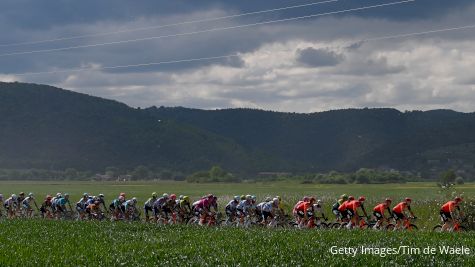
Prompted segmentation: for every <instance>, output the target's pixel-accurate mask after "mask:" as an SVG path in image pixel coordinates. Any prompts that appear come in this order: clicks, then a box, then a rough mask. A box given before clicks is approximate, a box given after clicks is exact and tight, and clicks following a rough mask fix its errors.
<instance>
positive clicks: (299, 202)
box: [293, 200, 304, 211]
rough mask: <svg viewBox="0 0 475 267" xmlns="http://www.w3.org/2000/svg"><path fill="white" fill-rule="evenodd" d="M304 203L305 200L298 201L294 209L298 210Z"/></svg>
mask: <svg viewBox="0 0 475 267" xmlns="http://www.w3.org/2000/svg"><path fill="white" fill-rule="evenodd" d="M302 203H304V202H303V200H300V201H298V202H297V204H295V206H294V209H293V211H297V207H298V206H300V204H302Z"/></svg>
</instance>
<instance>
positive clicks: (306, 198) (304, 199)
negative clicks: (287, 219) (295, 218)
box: [302, 196, 310, 202]
mask: <svg viewBox="0 0 475 267" xmlns="http://www.w3.org/2000/svg"><path fill="white" fill-rule="evenodd" d="M309 199H310V197H307V196H304V197H303V198H302V200H303V201H304V202H308V200H309Z"/></svg>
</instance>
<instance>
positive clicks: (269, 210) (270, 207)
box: [262, 198, 279, 225]
mask: <svg viewBox="0 0 475 267" xmlns="http://www.w3.org/2000/svg"><path fill="white" fill-rule="evenodd" d="M263 203H264V205H263V206H262V223H263V224H265V225H266V224H268V223H269V219H270V220H273V219H274V217H275V211H276V210H278V209H279V199H278V198H274V199H272V200H271V201H267V202H263Z"/></svg>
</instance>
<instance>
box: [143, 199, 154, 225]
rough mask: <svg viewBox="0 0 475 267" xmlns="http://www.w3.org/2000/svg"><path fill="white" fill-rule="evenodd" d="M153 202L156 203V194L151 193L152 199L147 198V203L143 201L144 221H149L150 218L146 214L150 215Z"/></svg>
mask: <svg viewBox="0 0 475 267" xmlns="http://www.w3.org/2000/svg"><path fill="white" fill-rule="evenodd" d="M155 201H157V193H156V192H153V193H152V197H151V198H149V199H148V200H147V201H145V204H144V205H143V210H144V213H145V220H146V221H147V222H148V221H149V219H150V216H149V215H148V213H149V212H150V213H152V211H153V203H155Z"/></svg>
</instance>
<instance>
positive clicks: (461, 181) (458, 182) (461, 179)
mask: <svg viewBox="0 0 475 267" xmlns="http://www.w3.org/2000/svg"><path fill="white" fill-rule="evenodd" d="M455 183H456V184H464V183H465V181H464V180H463V177H460V176H459V177H457V178H456V179H455Z"/></svg>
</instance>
